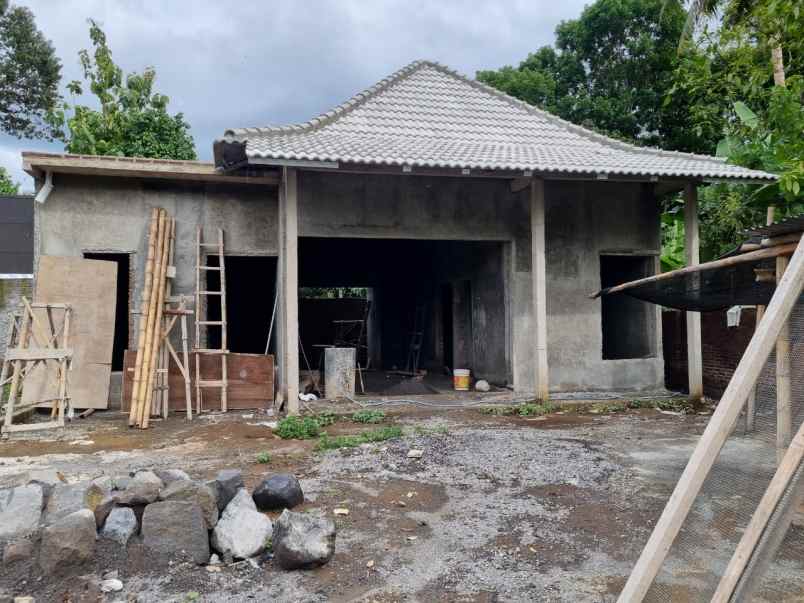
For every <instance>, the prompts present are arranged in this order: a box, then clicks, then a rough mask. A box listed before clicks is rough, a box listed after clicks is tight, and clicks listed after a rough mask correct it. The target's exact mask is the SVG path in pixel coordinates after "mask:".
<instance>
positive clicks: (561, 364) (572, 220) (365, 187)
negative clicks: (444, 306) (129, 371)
mask: <svg viewBox="0 0 804 603" xmlns="http://www.w3.org/2000/svg"><path fill="white" fill-rule="evenodd" d="M299 194H300V200H299V235H300V236H319V237H370V238H410V239H437V240H468V241H500V242H502V243H503V244H504V245H503V254H502V255H503V258H502V266H503V267H502V268H501V273H502V274H501V276H500V279H499V280H498V281H496V282H497V283H502V284H501V287H500V290H499V291H495V295H497V296H499V298H500V300H501V303H502V301H503V300H504V304H502V308H503V312H501V313H499V314H497V315H494V316H493V317H492V321H491V322H489V320H488V317H486V323H485V325H484V329H486V332H488V329H493V330H494V332H499V333H504V334H505V358H506V364H507V365H508V366H509V371H508V372H509V375H510V382H511V384H512V385H513V386H514V387H515V389H517V390H519V391H523V392H524V391H528V390H530V391H532V389H533V369H532V362H533V360H532V359H533V353H532V345H533V341H532V336H531V332H530V325H531V321H532V307H531V274H530V270H531V262H530V230H529V229H530V227H529V224H530V217H529V209H528V208H529V201H528V196H527V195H528V192H527V190H525V191H522V192H519V193H516V194H514V193H511V192H510V185H509V182H508V181H505V180H492V179H488V180H487V179H475V178H462V179H461V178H435V177H432V178H431V177H413V176H409V177H406V176H382V175H371V176H360V175H343V174H338V175H336V174H332V173H326V172H304V173H301V174H300V182H299ZM546 199H547V249H548V255H547V273H548V274H547V287H548V321H549V322H548V348H549V362H550V383H551V389H552V390H553V391H556V390H592V389H634V388H649V387H657V386H661V384H662V380H663V363H662V359H661V355H660V354H659V353H658V349H660V341H661V334H660V327H659V324H658V313H657V320H656V321H655V323H654V324H653V325H652V327H651V328H652V329H653V335H652V337H653V338H654V340H655V341H656V344H657V345H656V347H657V355H656V357H655V358H646V359H638V360H606V361H604V360H602V332H601V324H600V302H599V300H590V299H589V298H588V295H589V293H591V292H592V291H595V290H596V289H598V288H599V285H600V273H599V270H600V266H599V256H600V254H601V253H606V252H639V253H658V251H659V210H658V206H657V204H656V202H655V200H654V199H653V198H652V196H651V195H649V194H647V193H646V190H645V189H644V188H643V186H642V185H639V184H623V183H619V184H618V183H581V182H562V183H559V182H548V183H547V185H546ZM153 206H161V207H165V208H166V209H167V210H168V211H169V212H170V213H171V214H172V215H174V216H175V217H176V218H177V245H176V262H175V263H176V265H177V269H178V276H177V280H176V285H175V287H174V291H175V292H177V293H192V292H193V291H194V287H195V270H194V266H195V229H196V225H197V224H202V225H203V226H204V228H205V229H206V232H207V237H208V238H209V237H210V236H212V233H213V230H212V229H213V228H214V227H217V226H221V227H222V228H224V230H225V232H226V248H227V253H230V254H234V255H248V254H255V255H258V254H264V255H277V252H278V249H277V240H278V237H277V192H276V189H275V188H267V187H261V186H247V185H220V184H215V185H212V184H200V183H199V184H179V183H175V184H174V183H168V182H162V181H149V182H146V181H138V180H133V179H124V178H99V177H86V176H63V175H59V176H57V178H56V179H55V189H54V190H53V193H52V194H51V195H50V198H49V199H48V201H47V203H46V204H45V205H42V206H38V207H37V229H38V237H37V241H38V242H37V253H45V254H53V255H73V256H80V255H81V254H82V253H83V252H85V251H123V252H129V253H132V254H133V262H132V266H133V269H134V271H135V279H134V280H135V290H134V295H133V296H132V303H133V304H135V305H138V302H139V295H140V292H141V285H142V278H141V275H142V271H143V267H144V262H145V257H144V256H145V246H146V238H147V222H148V217H149V212H150V208H151V207H153ZM258 284H259V275H255V286H258ZM484 303H485V302H484ZM230 306H231V304H230ZM130 332H131V337H135V336H136V330H135V329H133V328H132V329H130ZM495 362H496V360H495Z"/></svg>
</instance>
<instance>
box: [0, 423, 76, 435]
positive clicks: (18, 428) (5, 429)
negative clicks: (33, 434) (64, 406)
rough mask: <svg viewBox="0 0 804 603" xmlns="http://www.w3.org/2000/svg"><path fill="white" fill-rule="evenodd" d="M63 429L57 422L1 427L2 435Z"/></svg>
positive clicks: (61, 424)
mask: <svg viewBox="0 0 804 603" xmlns="http://www.w3.org/2000/svg"><path fill="white" fill-rule="evenodd" d="M59 427H64V424H63V423H60V422H59V421H47V422H43V423H20V424H19V425H3V429H2V432H3V433H18V432H24V431H42V430H44V429H57V428H59Z"/></svg>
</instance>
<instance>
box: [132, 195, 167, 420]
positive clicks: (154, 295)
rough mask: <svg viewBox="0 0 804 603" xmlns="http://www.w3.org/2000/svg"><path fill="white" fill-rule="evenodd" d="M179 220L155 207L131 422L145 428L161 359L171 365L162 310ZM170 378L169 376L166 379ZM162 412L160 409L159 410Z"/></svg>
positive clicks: (143, 296)
mask: <svg viewBox="0 0 804 603" xmlns="http://www.w3.org/2000/svg"><path fill="white" fill-rule="evenodd" d="M174 236H175V221H174V220H173V218H171V217H170V216H168V214H167V211H165V210H164V209H158V208H154V209H153V210H152V211H151V227H150V231H149V234H148V256H147V259H146V263H145V282H144V284H143V288H142V299H141V303H140V324H139V334H138V338H137V361H136V364H135V366H134V391H133V392H132V397H131V409H130V412H129V417H128V424H129V426H131V427H134V426H137V427H141V428H143V429H146V428H147V427H148V423H149V421H150V417H151V413H152V412H153V410H154V409H153V401H154V389H155V388H154V382H155V378H156V376H157V371H158V368H157V363H159V364H160V365H163V366H161V368H162V370H165V369H166V368H167V366H166V362H165V361H166V358H164V354H160V347H161V344H162V340H163V336H162V334H163V332H162V314H163V310H164V305H165V301H166V299H167V298H166V291H165V290H166V287H167V282H168V281H167V273H168V264H169V259H170V258H171V257H172V248H173V239H174ZM165 381H166V380H165ZM156 412H157V413H158V412H159V411H158V410H157V411H156Z"/></svg>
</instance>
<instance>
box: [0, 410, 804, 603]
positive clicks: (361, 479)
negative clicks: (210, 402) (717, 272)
mask: <svg viewBox="0 0 804 603" xmlns="http://www.w3.org/2000/svg"><path fill="white" fill-rule="evenodd" d="M391 420H392V421H393V422H394V423H395V424H398V425H401V426H403V427H404V428H405V431H406V434H407V435H406V436H405V437H403V438H401V439H397V440H390V441H387V442H382V443H378V444H372V445H363V446H361V447H359V448H354V449H344V450H337V451H332V452H327V453H313V452H312V443H310V442H296V441H290V442H288V441H283V440H279V439H277V438H274V437H272V436H271V434H270V431H269V430H267V428H265V427H262V426H255V425H248V423H249V422H253V420H251V419H242V418H241V417H238V416H236V415H230V416H229V417H224V418H217V419H213V420H208V421H207V424H202V422H201V421H196V422H194V423H193V424H192V425H189V426H188V425H187V424H186V423H184V422H182V421H178V420H176V421H174V420H173V419H171V420H170V421H168V422H166V423H164V424H159V425H158V426H157V427H156V428H155V430H152V433H149V434H147V435H139V434H138V433H139V432H131V431H128V430H126V429H122V430H121V429H120V428H119V426H118V425H117V422H116V421H115V422H114V423H111V422H110V421H109V420H107V419H103V418H101V419H98V420H97V421H96V422H95V423H86V424H85V425H87V427H85V428H83V431H82V430H81V429H79V428H76V429H73V428H71V437H73V438H75V439H73V440H70V441H59V442H40V443H34V444H26V445H25V446H20V445H19V444H17V450H21V451H24V452H25V455H24V456H16V455H15V454H14V448H13V447H14V445H15V443H13V442H9V443H3V444H0V456H2V455H5V458H0V484H9V483H14V482H17V481H20V480H23V479H24V477H25V475H27V474H30V472H31V471H37V470H42V469H57V470H59V471H61V472H63V473H64V474H65V476H66V477H67V479H69V480H75V479H78V478H87V477H94V476H97V475H99V474H101V473H108V474H113V475H114V474H119V473H124V472H127V471H130V470H134V469H139V468H150V467H154V466H160V467H177V468H182V469H185V470H187V471H188V472H189V473H190V474H191V475H193V476H194V477H198V478H206V477H209V476H211V475H212V474H214V472H216V471H217V470H218V469H220V468H222V467H227V466H237V467H240V468H242V469H243V471H244V475H245V478H246V483H247V485H248V486H249V487H250V488H252V487H253V486H254V485H256V483H257V481H258V480H259V479H260V478H261V477H262V476H263V474H264V473H266V472H268V473H270V472H279V471H292V472H294V473H296V474H297V475H299V477H300V478H301V480H302V485H303V488H304V491H305V494H306V499H307V500H306V502H305V504H304V507H303V508H302V510H304V511H308V512H315V513H325V514H328V515H330V516H332V510H333V509H334V508H336V507H345V508H347V509H349V515H348V516H345V517H344V516H337V517H335V520H336V523H337V525H338V540H337V548H336V555H335V557H334V559H333V560H332V561H331V562H330V563H329V564H328V565H327V566H324V567H323V568H319V569H317V570H313V571H307V572H283V571H281V570H278V569H277V568H275V567H274V566H273V564H272V563H271V562H270V561H266V562H265V563H263V564H262V565H261V566H258V567H253V566H252V565H250V564H249V563H247V562H241V563H239V564H236V565H234V566H228V567H224V568H223V569H222V570H221V571H219V572H214V573H211V572H209V571H208V570H207V569H206V568H203V567H195V566H192V565H189V564H185V563H182V562H181V561H180V560H172V559H159V558H156V557H154V556H153V555H151V554H150V553H149V552H147V551H144V550H142V546H141V545H140V544H138V543H134V544H133V545H130V546H129V550H128V553H127V554H119V553H117V554H116V553H114V552H108V553H106V552H104V553H103V554H101V555H99V556H98V559H97V562H96V564H95V565H94V566H93V567H89V568H83V571H84V572H86V573H89V574H95V575H97V574H99V573H101V572H102V571H103V570H105V569H109V568H117V569H119V570H120V572H121V576H120V577H121V579H122V580H123V582H124V584H125V590H124V591H123V593H118V594H116V595H114V596H109V597H108V600H109V601H142V602H146V601H148V602H150V601H154V602H155V601H180V602H183V601H193V600H197V601H255V600H256V601H265V600H273V601H366V602H368V601H383V602H385V601H389V602H390V601H551V602H552V601H614V600H616V595H617V593H619V590H620V588H621V587H622V585H623V583H624V580H625V578H626V577H627V575H628V573H629V571H630V569H631V567H632V566H633V563H634V561H635V560H636V558H637V556H638V555H639V552H640V550H641V548H642V546H643V545H644V542H645V541H646V539H647V537H648V535H649V533H650V529H651V527H652V525H653V523H654V522H655V520H656V518H657V517H658V515H659V514H660V513H661V510H662V508H663V506H664V503H665V501H666V499H667V497H668V496H669V493H670V492H671V490H672V488H673V486H674V484H675V482H676V480H677V478H678V475H679V474H680V472H681V470H682V469H683V467H684V464H685V462H686V459H687V458H688V457H689V454H690V452H691V450H692V447H693V446H694V443H695V441H696V438H697V436H698V435H699V434H700V432H701V431H702V429H703V427H704V426H705V422H706V420H707V417H701V416H692V417H677V416H668V415H663V414H660V413H658V412H655V411H649V410H644V411H633V412H627V413H617V414H612V415H596V416H577V415H572V416H570V415H553V416H551V417H549V418H544V417H531V418H520V417H498V416H488V415H483V414H481V413H480V412H478V411H476V410H461V411H457V410H441V411H432V410H427V411H422V410H418V411H417V410H410V411H405V410H402V411H400V414H397V415H396V416H394V417H393V418H392V419H391ZM332 429H333V430H334V431H335V432H336V433H349V432H352V433H353V432H356V431H359V430H360V429H362V427H360V426H356V425H354V424H351V423H340V422H339V423H338V424H336V426H334V427H333V428H332ZM137 438H140V439H137ZM142 438H145V439H142ZM119 439H124V441H127V443H128V444H130V446H129V447H128V448H133V449H127V448H126V446H123V445H120V446H117V443H118V440H119ZM71 442H73V443H72V444H71ZM75 442H92V443H91V444H80V443H75ZM411 449H420V450H422V451H424V454H423V456H422V458H421V459H412V458H408V456H407V455H408V452H409V450H411ZM67 450H76V452H70V453H67V454H66V453H65V451H67ZM264 450H267V451H270V453H271V456H272V461H271V464H270V465H269V466H266V465H259V464H257V463H256V462H255V460H254V458H255V456H256V454H257V453H258V452H260V451H264ZM744 453H745V451H744V450H736V451H735V453H734V454H735V458H737V457H740V456H741V455H744ZM728 494H730V493H728ZM725 498H726V499H728V496H725ZM718 503H719V504H721V503H722V504H725V503H723V502H722V501H718ZM722 504H721V507H722ZM718 508H720V507H718ZM732 536H733V535H724V541H723V543H722V546H727V545H728V542H727V541H728V540H729V539H730V538H731V537H732ZM707 538H708V539H715V541H714V543H715V546H719V544H718V543H719V541H717V540H716V539H717V535H715V534H711V533H707ZM706 552H707V549H706V547H702V552H701V555H702V556H703V555H705V554H706ZM698 561H699V562H700V563H701V564H705V562H706V560H705V559H703V558H702V559H699V560H698ZM0 569H1V568H0ZM772 574H773V575H774V576H775V578H774V579H775V580H777V582H778V583H780V584H782V583H784V585H785V587H784V588H785V590H784V592H785V593H790V600H795V597H796V596H800V594H801V593H800V592H798V590H797V588H796V586H795V585H796V584H798V585H799V587H798V589H799V590H800V585H801V584H804V564H802V563H801V559H793V560H790V559H788V560H786V561H785V562H784V563H783V564H781V565H776V566H774V567H773V568H772ZM23 580H26V582H24V583H23V582H22V581H23ZM3 584H4V583H3V582H2V581H0V586H3ZM5 584H6V585H8V584H12V585H13V586H12V588H13V589H14V590H15V591H16V594H34V595H37V596H38V597H39V599H37V600H42V601H44V600H77V599H76V598H75V597H73V598H72V599H70V598H69V597H68V598H66V599H65V596H64V595H65V594H66V593H68V592H73V591H71V589H74V588H75V586H74V584H75V580H70V579H65V580H63V581H61V582H59V581H55V582H53V583H51V584H48V585H47V586H43V585H42V583H41V581H37V580H36V578H35V577H34V574H31V575H30V576H29V577H26V576H23V575H19V576H15V577H14V578H13V579H12V580H8V581H7V582H6V583H5ZM791 585H793V586H791ZM6 587H8V586H6ZM673 587H674V588H675V590H674V591H672V592H673V595H674V598H673V600H674V601H696V600H698V598H696V594H695V593H696V591H695V580H694V579H690V580H688V581H686V582H684V581H683V580H682V581H680V582H679V583H678V584H674V585H673ZM43 597H44V598H43ZM775 600H779V599H775ZM799 600H800V599H799Z"/></svg>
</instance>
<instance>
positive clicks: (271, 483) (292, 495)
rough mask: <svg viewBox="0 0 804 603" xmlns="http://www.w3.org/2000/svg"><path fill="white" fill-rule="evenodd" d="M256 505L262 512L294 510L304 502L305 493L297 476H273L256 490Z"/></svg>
mask: <svg viewBox="0 0 804 603" xmlns="http://www.w3.org/2000/svg"><path fill="white" fill-rule="evenodd" d="M252 497H253V498H254V503H255V504H256V505H257V508H258V509H260V510H262V511H271V510H276V509H292V508H293V507H295V506H296V505H300V504H301V503H303V502H304V493H303V492H302V489H301V484H300V483H299V480H298V479H296V476H295V475H291V474H289V473H280V474H278V475H272V476H271V477H269V478H268V479H266V480H264V481H263V482H262V483H261V484H260V485H259V486H257V487H256V488H255V489H254V494H252Z"/></svg>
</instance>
